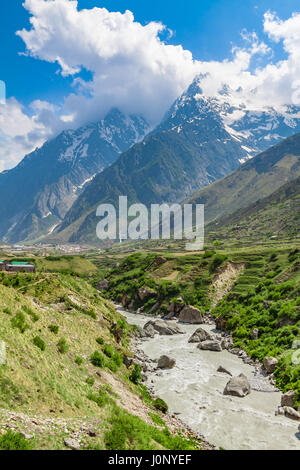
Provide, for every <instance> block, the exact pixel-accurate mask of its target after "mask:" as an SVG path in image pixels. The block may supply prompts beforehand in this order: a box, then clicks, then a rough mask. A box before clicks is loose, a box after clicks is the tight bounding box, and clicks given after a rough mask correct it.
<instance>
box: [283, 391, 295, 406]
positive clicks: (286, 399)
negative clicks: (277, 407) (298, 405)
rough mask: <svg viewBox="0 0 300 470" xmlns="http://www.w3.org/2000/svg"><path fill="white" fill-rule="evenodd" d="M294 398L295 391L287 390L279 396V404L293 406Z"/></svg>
mask: <svg viewBox="0 0 300 470" xmlns="http://www.w3.org/2000/svg"><path fill="white" fill-rule="evenodd" d="M295 399H296V392H295V391H294V390H289V391H288V392H286V393H285V394H284V395H282V397H281V406H290V407H291V408H294V406H295Z"/></svg>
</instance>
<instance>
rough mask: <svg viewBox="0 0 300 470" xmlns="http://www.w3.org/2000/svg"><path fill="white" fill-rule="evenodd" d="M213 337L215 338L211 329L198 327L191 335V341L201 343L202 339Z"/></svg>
mask: <svg viewBox="0 0 300 470" xmlns="http://www.w3.org/2000/svg"><path fill="white" fill-rule="evenodd" d="M212 339H214V336H213V335H212V334H211V333H210V332H209V331H206V330H204V328H198V330H196V331H195V333H194V334H193V335H192V336H191V337H190V339H189V343H201V342H202V341H206V340H212Z"/></svg>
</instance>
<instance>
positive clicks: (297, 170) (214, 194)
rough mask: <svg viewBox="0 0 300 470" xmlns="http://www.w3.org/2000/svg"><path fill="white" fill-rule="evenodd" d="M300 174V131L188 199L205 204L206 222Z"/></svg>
mask: <svg viewBox="0 0 300 470" xmlns="http://www.w3.org/2000/svg"><path fill="white" fill-rule="evenodd" d="M299 176H300V134H296V135H294V136H292V137H289V138H288V139H286V140H284V141H283V142H281V143H279V144H278V145H276V146H275V147H272V148H270V149H269V150H267V151H265V152H263V153H261V154H260V155H258V156H256V157H254V158H253V159H251V160H249V161H248V162H246V163H244V164H243V165H242V166H241V167H239V168H238V169H237V170H235V171H234V172H233V173H231V174H230V175H228V176H226V177H225V178H223V179H221V180H219V181H216V182H215V183H213V184H211V185H210V186H208V187H206V188H204V189H201V190H200V191H198V192H196V193H195V194H194V195H193V196H192V197H191V198H190V199H189V200H188V201H187V202H188V203H193V204H205V221H206V223H209V222H212V221H215V220H217V219H219V218H220V217H226V216H229V215H230V214H233V213H234V212H236V211H237V210H238V209H241V208H244V207H247V206H249V205H250V204H253V203H255V202H256V201H258V199H259V200H262V199H263V198H265V197H268V196H270V195H271V194H272V193H274V191H276V190H277V189H279V188H280V187H281V186H283V185H284V184H286V183H288V182H290V181H293V180H294V179H296V178H297V177H299Z"/></svg>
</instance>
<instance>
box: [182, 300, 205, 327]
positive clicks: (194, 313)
mask: <svg viewBox="0 0 300 470" xmlns="http://www.w3.org/2000/svg"><path fill="white" fill-rule="evenodd" d="M178 319H179V321H181V322H183V323H193V324H198V325H201V324H202V323H203V316H202V313H201V312H200V310H198V309H197V308H195V307H192V306H191V305H187V306H186V307H184V308H183V309H182V310H181V312H180V314H179V318H178Z"/></svg>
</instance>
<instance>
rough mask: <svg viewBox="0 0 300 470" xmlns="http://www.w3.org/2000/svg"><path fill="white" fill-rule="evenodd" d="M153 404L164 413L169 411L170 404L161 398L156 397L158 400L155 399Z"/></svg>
mask: <svg viewBox="0 0 300 470" xmlns="http://www.w3.org/2000/svg"><path fill="white" fill-rule="evenodd" d="M153 406H154V408H156V409H157V410H159V411H162V412H163V413H167V411H168V405H167V404H166V402H165V401H164V400H162V399H161V398H156V400H154V402H153Z"/></svg>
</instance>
